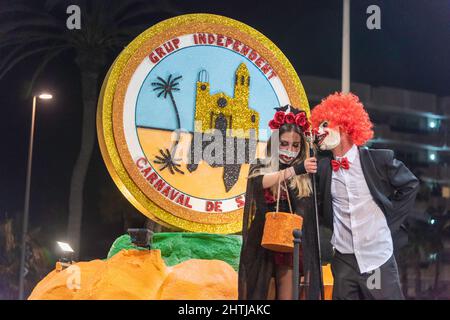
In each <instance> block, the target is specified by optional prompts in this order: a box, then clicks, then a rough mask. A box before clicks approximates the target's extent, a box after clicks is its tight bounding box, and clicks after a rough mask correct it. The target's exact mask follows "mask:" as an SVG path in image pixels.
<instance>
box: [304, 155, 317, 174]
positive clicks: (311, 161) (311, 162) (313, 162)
mask: <svg viewBox="0 0 450 320" xmlns="http://www.w3.org/2000/svg"><path fill="white" fill-rule="evenodd" d="M304 164H305V170H306V172H307V173H316V172H317V159H316V158H314V157H311V158H308V159H306V160H305V162H304Z"/></svg>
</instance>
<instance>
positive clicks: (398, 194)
mask: <svg viewBox="0 0 450 320" xmlns="http://www.w3.org/2000/svg"><path fill="white" fill-rule="evenodd" d="M311 120H312V124H313V126H314V128H317V136H316V137H317V141H318V142H317V143H318V145H319V148H320V149H321V150H329V151H331V154H332V156H331V155H330V157H324V158H322V159H321V160H320V161H319V164H318V170H317V172H318V204H319V213H320V217H319V220H320V223H321V224H322V226H324V227H327V228H330V229H331V230H332V231H333V232H332V237H331V240H330V243H331V245H332V246H333V252H334V254H333V258H332V261H331V268H332V272H333V277H334V287H333V299H404V297H403V294H402V291H401V287H400V280H399V275H398V268H397V263H396V261H395V257H394V254H393V253H394V247H396V245H399V242H402V241H403V242H405V237H407V234H406V232H405V230H404V226H403V222H404V221H405V218H406V217H407V216H408V214H409V213H410V212H411V210H412V207H413V205H414V201H415V197H416V194H417V191H418V188H419V181H418V179H417V178H416V177H415V176H414V175H413V174H412V173H411V171H410V170H409V169H408V168H407V167H406V166H405V165H404V164H403V163H402V162H401V161H399V160H397V159H395V157H394V152H393V151H392V150H381V149H379V150H375V149H369V148H366V147H363V146H364V144H365V143H366V142H367V141H368V140H369V139H371V138H372V137H373V130H372V127H373V125H372V123H371V121H370V119H369V116H368V114H367V112H366V111H365V109H364V106H363V104H362V103H361V102H360V101H359V99H358V97H357V96H355V95H354V94H351V93H348V94H344V93H335V94H332V95H330V96H328V97H327V98H326V99H324V100H322V102H321V103H320V104H319V105H318V106H316V107H315V108H314V109H313V111H312V115H311Z"/></svg>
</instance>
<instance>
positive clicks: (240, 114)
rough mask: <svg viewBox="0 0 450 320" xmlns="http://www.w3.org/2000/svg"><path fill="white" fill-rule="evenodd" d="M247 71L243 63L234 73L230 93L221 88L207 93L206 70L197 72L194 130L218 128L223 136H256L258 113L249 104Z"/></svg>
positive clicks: (204, 130)
mask: <svg viewBox="0 0 450 320" xmlns="http://www.w3.org/2000/svg"><path fill="white" fill-rule="evenodd" d="M249 94H250V74H249V72H248V69H247V66H246V65H245V63H241V64H240V65H239V66H238V68H237V70H236V73H235V79H234V97H230V96H228V95H226V94H225V93H223V92H220V93H216V94H213V95H211V93H210V87H209V75H208V72H207V71H206V70H202V71H200V72H199V74H198V81H197V97H196V101H195V121H196V123H195V131H197V132H208V131H210V130H212V129H218V130H220V131H222V132H223V133H224V134H226V135H227V136H233V137H237V138H250V132H251V131H252V130H254V135H252V137H254V138H257V137H258V127H259V113H258V112H256V111H255V110H253V109H251V108H250V107H249V103H248V100H249Z"/></svg>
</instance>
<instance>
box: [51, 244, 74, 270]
mask: <svg viewBox="0 0 450 320" xmlns="http://www.w3.org/2000/svg"><path fill="white" fill-rule="evenodd" d="M56 243H57V244H58V246H59V248H60V249H61V251H62V255H61V256H60V257H59V259H58V261H57V262H56V266H55V270H56V272H59V271H62V270H64V269H66V268H68V267H70V266H71V265H72V264H73V263H74V261H73V259H72V256H73V253H74V251H73V249H72V247H71V246H70V244H68V243H66V242H61V241H56Z"/></svg>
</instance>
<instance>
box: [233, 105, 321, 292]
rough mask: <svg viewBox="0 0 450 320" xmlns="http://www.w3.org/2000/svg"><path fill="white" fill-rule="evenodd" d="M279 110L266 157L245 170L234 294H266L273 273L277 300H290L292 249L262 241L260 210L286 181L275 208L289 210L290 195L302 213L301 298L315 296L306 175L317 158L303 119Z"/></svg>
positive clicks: (312, 229) (315, 272)
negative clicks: (265, 244) (303, 294)
mask: <svg viewBox="0 0 450 320" xmlns="http://www.w3.org/2000/svg"><path fill="white" fill-rule="evenodd" d="M291 110H292V107H291ZM294 110H295V109H294ZM280 112H282V111H278V112H277V113H276V114H275V117H274V119H277V123H275V125H273V124H269V125H270V126H271V128H273V129H274V128H275V129H276V130H275V132H274V133H273V134H272V136H271V137H270V139H269V141H268V144H267V150H266V155H267V158H266V159H265V161H264V163H263V161H262V160H261V159H258V160H259V161H257V163H256V164H252V165H251V166H250V170H249V176H248V182H247V190H246V201H245V208H244V215H243V219H244V220H243V229H242V238H243V243H242V251H241V259H240V266H239V299H249V300H265V299H267V297H268V296H267V295H268V291H269V284H270V279H271V278H272V277H275V283H276V299H280V300H285V299H287V300H289V299H292V272H293V268H292V265H293V254H292V253H277V252H273V251H270V250H267V249H265V248H263V247H262V246H261V240H262V235H263V230H264V223H265V215H266V213H267V212H271V211H276V209H275V207H276V201H277V194H276V193H277V187H278V181H279V179H282V180H281V181H283V179H284V180H285V181H286V185H287V187H288V190H286V188H285V187H284V183H283V182H282V183H281V187H282V188H281V192H280V203H279V210H278V211H282V212H290V210H289V204H288V201H287V197H288V196H289V197H290V202H291V205H292V210H293V212H294V213H295V214H299V215H301V216H302V217H303V237H302V250H301V251H303V254H302V253H301V257H302V256H303V258H302V260H303V263H302V261H300V266H301V273H302V275H303V277H304V279H305V280H306V282H307V288H306V289H307V291H306V298H307V299H318V297H319V295H320V291H319V290H320V289H319V278H318V277H319V274H320V273H319V271H318V270H319V267H318V261H319V260H318V259H316V257H317V254H318V250H317V238H315V235H317V233H316V232H315V225H314V221H315V220H314V219H313V217H312V214H313V211H312V202H311V182H310V178H309V175H308V173H315V172H316V170H317V161H316V159H315V158H310V157H309V156H308V153H309V147H308V143H307V140H306V137H305V133H304V129H305V128H307V126H302V125H300V124H302V123H303V121H301V122H300V124H299V121H297V122H296V121H294V123H292V115H293V114H292V113H290V116H291V118H290V119H289V120H288V121H286V118H287V115H288V114H287V113H285V114H284V115H283V114H281V113H280ZM303 114H304V113H303ZM285 116H286V117H285ZM304 117H306V115H304ZM296 118H297V119H298V116H297V117H296ZM302 269H303V270H302Z"/></svg>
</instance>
